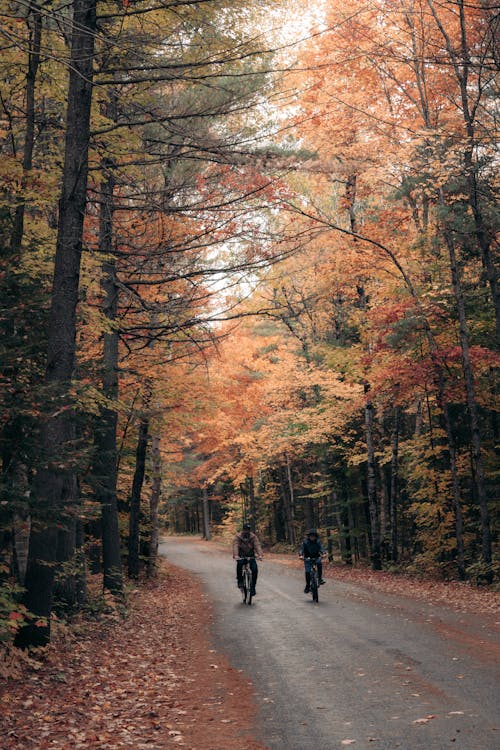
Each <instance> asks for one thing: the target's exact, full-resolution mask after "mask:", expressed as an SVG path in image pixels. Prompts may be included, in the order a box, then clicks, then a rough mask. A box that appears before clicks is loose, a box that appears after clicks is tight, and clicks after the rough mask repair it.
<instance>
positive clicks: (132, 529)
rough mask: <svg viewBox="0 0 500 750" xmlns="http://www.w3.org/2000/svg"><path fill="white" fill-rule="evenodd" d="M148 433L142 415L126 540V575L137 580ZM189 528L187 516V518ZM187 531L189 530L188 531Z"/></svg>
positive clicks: (147, 402) (146, 399)
mask: <svg viewBox="0 0 500 750" xmlns="http://www.w3.org/2000/svg"><path fill="white" fill-rule="evenodd" d="M144 406H145V407H146V409H147V407H148V406H149V398H148V397H146V398H145V403H144ZM148 433H149V419H148V417H147V416H146V415H145V414H143V416H142V417H141V420H140V423H139V436H138V439H137V450H136V455H135V472H134V479H133V482H132V494H131V497H130V519H129V538H128V575H129V578H139V549H140V531H139V527H140V517H141V493H142V485H143V483H144V474H145V472H146V450H147V443H148ZM187 519H188V520H187V525H188V526H189V524H190V521H189V515H188V516H187ZM188 530H189V529H188Z"/></svg>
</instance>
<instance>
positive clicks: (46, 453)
mask: <svg viewBox="0 0 500 750" xmlns="http://www.w3.org/2000/svg"><path fill="white" fill-rule="evenodd" d="M95 30H96V0H74V3H73V32H72V41H71V64H70V75H69V90H68V108H67V122H66V144H65V155H64V169H63V179H62V192H61V198H60V201H59V224H58V234H57V243H56V256H55V267H54V279H53V285H52V300H51V312H50V321H49V329H48V342H47V365H46V373H45V381H46V384H47V386H48V391H49V392H52V398H53V399H54V400H53V401H52V402H51V403H50V413H49V415H48V416H47V418H46V420H45V422H44V424H43V426H42V430H41V445H42V452H43V462H44V465H43V466H42V467H41V468H40V470H39V471H38V473H37V475H36V478H35V482H34V487H33V497H34V505H33V515H34V523H33V526H32V533H31V540H30V551H29V559H28V567H27V572H26V579H25V587H26V594H25V597H24V604H25V606H26V607H27V608H28V610H29V611H30V612H31V613H32V614H33V615H35V616H36V617H37V618H44V620H45V624H44V625H43V626H40V627H38V626H37V625H36V623H35V622H30V623H29V624H28V625H26V626H25V627H24V628H21V630H20V631H19V632H18V635H17V638H16V643H17V644H18V645H21V646H23V647H26V646H29V645H40V646H42V645H46V644H47V643H48V642H49V640H50V615H51V611H52V596H53V583H54V563H55V562H56V560H55V556H56V550H57V534H58V526H59V528H60V526H61V524H62V523H64V518H63V517H64V509H65V508H67V507H70V513H72V512H73V511H74V508H73V511H71V506H74V505H75V504H76V502H77V495H78V489H77V482H76V476H75V465H74V464H75V455H74V448H75V445H74V443H75V429H74V414H73V412H72V410H71V408H68V407H70V404H71V399H70V397H69V395H68V391H69V389H70V386H71V378H72V376H73V371H74V361H75V337H76V326H75V317H76V306H77V303H78V285H79V278H80V262H81V253H82V239H83V220H84V214H85V205H86V194H87V176H88V148H89V137H90V106H91V100H92V76H93V59H94V38H95Z"/></svg>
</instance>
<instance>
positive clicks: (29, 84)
mask: <svg viewBox="0 0 500 750" xmlns="http://www.w3.org/2000/svg"><path fill="white" fill-rule="evenodd" d="M26 22H27V24H28V26H29V29H30V36H29V43H28V72H27V74H26V133H25V137H24V150H23V162H22V168H23V175H22V178H21V189H22V191H23V194H22V195H21V199H20V200H19V203H18V204H17V206H16V212H15V215H14V223H13V227H12V234H11V239H10V249H11V254H12V255H13V256H15V255H16V254H17V253H19V251H20V250H21V244H22V241H23V234H24V213H25V208H26V200H25V197H24V190H25V189H26V187H27V183H28V180H29V173H30V172H31V170H32V168H33V147H34V145H35V87H36V77H37V73H38V67H39V65H40V46H41V40H42V14H41V12H40V6H39V5H38V4H37V3H33V2H30V4H29V6H28V15H27V18H26Z"/></svg>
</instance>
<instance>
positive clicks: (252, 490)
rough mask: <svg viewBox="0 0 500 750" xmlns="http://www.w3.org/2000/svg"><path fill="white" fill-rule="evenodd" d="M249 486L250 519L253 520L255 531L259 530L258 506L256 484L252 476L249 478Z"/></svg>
mask: <svg viewBox="0 0 500 750" xmlns="http://www.w3.org/2000/svg"><path fill="white" fill-rule="evenodd" d="M247 486H248V500H249V504H250V518H251V523H252V528H253V530H254V531H255V529H256V528H257V506H256V503H255V483H254V480H253V477H252V476H250V477H248V478H247Z"/></svg>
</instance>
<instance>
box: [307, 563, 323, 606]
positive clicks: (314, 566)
mask: <svg viewBox="0 0 500 750" xmlns="http://www.w3.org/2000/svg"><path fill="white" fill-rule="evenodd" d="M304 560H306V561H307V562H309V563H311V579H310V581H309V589H310V591H311V596H312V600H313V602H315V603H316V604H317V603H318V602H319V597H318V589H319V573H318V562H317V559H316V558H313V557H305V558H304Z"/></svg>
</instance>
